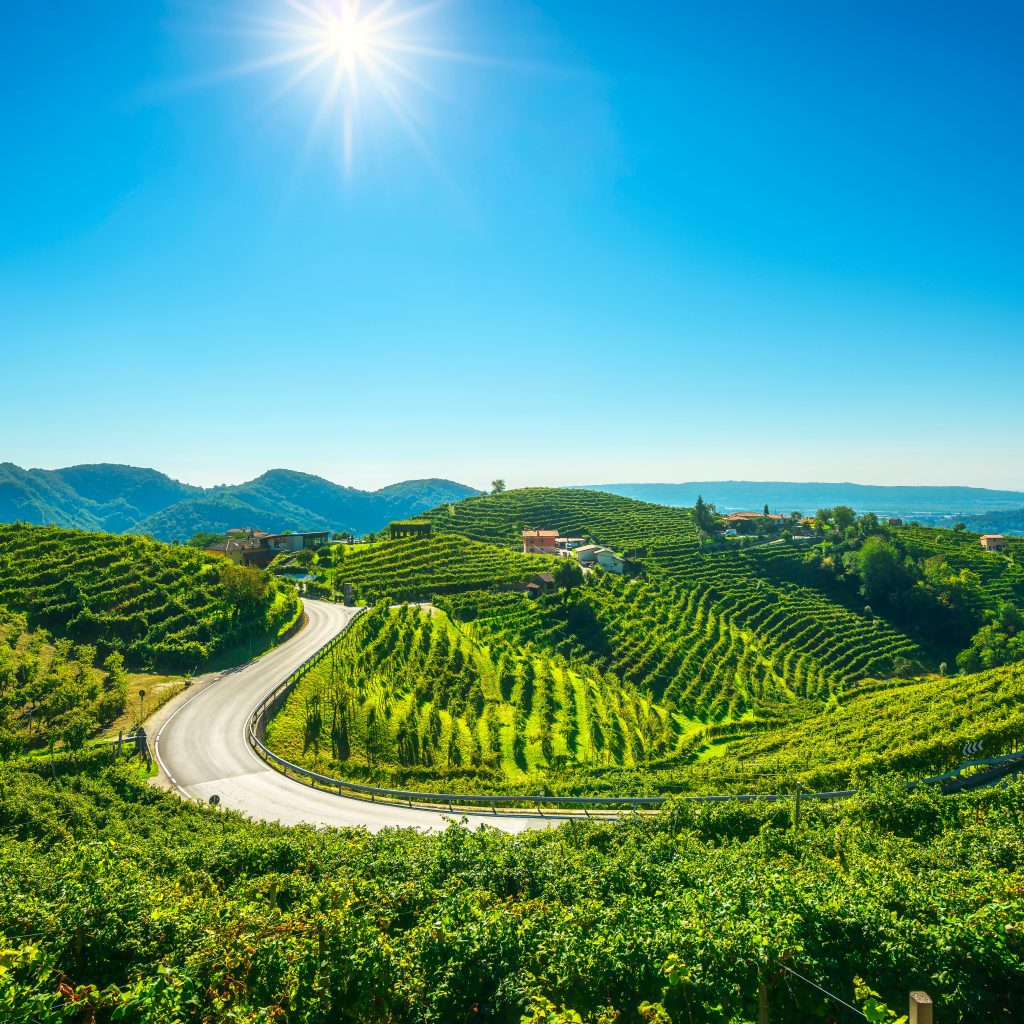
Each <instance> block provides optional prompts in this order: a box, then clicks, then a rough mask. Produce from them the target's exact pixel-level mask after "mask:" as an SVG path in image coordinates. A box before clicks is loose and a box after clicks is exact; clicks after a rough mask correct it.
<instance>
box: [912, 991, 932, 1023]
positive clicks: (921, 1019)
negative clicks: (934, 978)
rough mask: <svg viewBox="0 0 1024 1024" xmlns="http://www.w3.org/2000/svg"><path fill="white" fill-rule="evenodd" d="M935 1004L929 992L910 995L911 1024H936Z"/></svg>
mask: <svg viewBox="0 0 1024 1024" xmlns="http://www.w3.org/2000/svg"><path fill="white" fill-rule="evenodd" d="M934 1009H935V1004H934V1003H932V1000H931V996H929V995H928V993H927V992H911V993H910V1014H909V1024H935V1018H934V1016H933V1011H934Z"/></svg>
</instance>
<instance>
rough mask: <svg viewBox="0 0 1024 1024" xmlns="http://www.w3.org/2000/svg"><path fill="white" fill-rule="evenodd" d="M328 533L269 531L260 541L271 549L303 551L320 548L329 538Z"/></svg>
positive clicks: (325, 531)
mask: <svg viewBox="0 0 1024 1024" xmlns="http://www.w3.org/2000/svg"><path fill="white" fill-rule="evenodd" d="M330 536H331V535H330V533H329V532H328V531H327V530H324V531H323V532H322V533H270V534H267V536H265V537H263V538H262V539H261V541H260V543H261V544H263V546H265V547H268V548H270V549H271V550H272V551H275V552H277V551H305V550H307V549H309V548H322V547H323V546H324V545H325V544H326V543H327V542H328V541H329V540H330Z"/></svg>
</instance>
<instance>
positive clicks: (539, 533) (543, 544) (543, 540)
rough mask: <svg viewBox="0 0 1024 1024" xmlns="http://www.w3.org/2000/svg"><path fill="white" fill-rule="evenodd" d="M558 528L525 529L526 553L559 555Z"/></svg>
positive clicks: (524, 551) (524, 543) (524, 550)
mask: <svg viewBox="0 0 1024 1024" xmlns="http://www.w3.org/2000/svg"><path fill="white" fill-rule="evenodd" d="M557 540H558V531H557V530H523V554H524V555H557V554H558V544H557V543H556V542H557Z"/></svg>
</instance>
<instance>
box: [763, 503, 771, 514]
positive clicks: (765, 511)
mask: <svg viewBox="0 0 1024 1024" xmlns="http://www.w3.org/2000/svg"><path fill="white" fill-rule="evenodd" d="M771 514H772V513H771V509H769V508H768V503H767V502H765V506H764V515H765V517H766V518H767V517H768V516H770V515H771Z"/></svg>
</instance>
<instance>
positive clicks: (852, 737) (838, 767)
mask: <svg viewBox="0 0 1024 1024" xmlns="http://www.w3.org/2000/svg"><path fill="white" fill-rule="evenodd" d="M978 741H981V742H982V743H983V746H982V750H981V752H980V753H978V754H977V755H976V756H977V757H985V756H995V755H997V754H1001V753H1008V752H1009V751H1012V750H1021V749H1024V667H1021V666H1019V665H1013V666H1008V667H1006V668H999V669H993V670H992V671H990V672H983V673H980V674H977V675H967V676H959V677H956V678H951V679H947V678H942V677H935V678H931V679H927V680H925V681H922V682H915V683H907V684H903V685H898V686H891V685H883V684H875V685H871V686H867V687H864V688H863V689H859V690H854V691H852V692H850V693H849V694H847V695H845V696H844V697H843V699H842V700H840V701H835V702H833V703H832V704H831V705H830V706H829V708H828V709H827V711H825V712H824V713H820V714H817V715H812V716H809V717H807V718H805V719H804V720H803V721H797V722H792V723H789V724H787V725H785V726H782V727H779V728H775V729H770V730H766V731H763V732H754V733H752V734H751V735H749V736H747V737H744V738H742V739H740V740H736V741H735V742H731V743H728V744H725V746H726V747H727V749H726V750H725V751H724V753H723V750H721V749H718V750H716V751H715V753H716V759H715V761H714V762H712V764H713V765H715V766H718V769H719V772H718V773H716V774H712V775H711V778H712V779H715V778H717V777H718V776H719V775H726V776H735V775H736V774H737V773H739V774H741V775H742V774H743V773H747V774H749V775H750V776H751V777H759V778H760V779H761V781H762V782H768V781H770V783H771V785H772V786H773V787H782V788H790V787H792V786H793V785H794V784H796V783H798V782H799V783H800V784H802V785H803V786H804V787H805V788H807V789H811V790H828V789H833V788H837V787H845V786H849V785H854V786H858V785H863V784H864V783H866V782H868V781H869V780H871V779H872V778H873V777H874V776H876V775H878V774H880V773H885V772H894V773H898V774H900V775H902V776H904V777H907V778H915V777H923V776H925V775H928V774H932V773H937V772H942V771H946V770H948V769H950V768H953V767H956V766H957V765H959V764H962V763H963V762H964V761H965V760H970V759H971V758H970V756H968V755H967V754H965V753H964V746H965V744H970V743H977V742H978Z"/></svg>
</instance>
